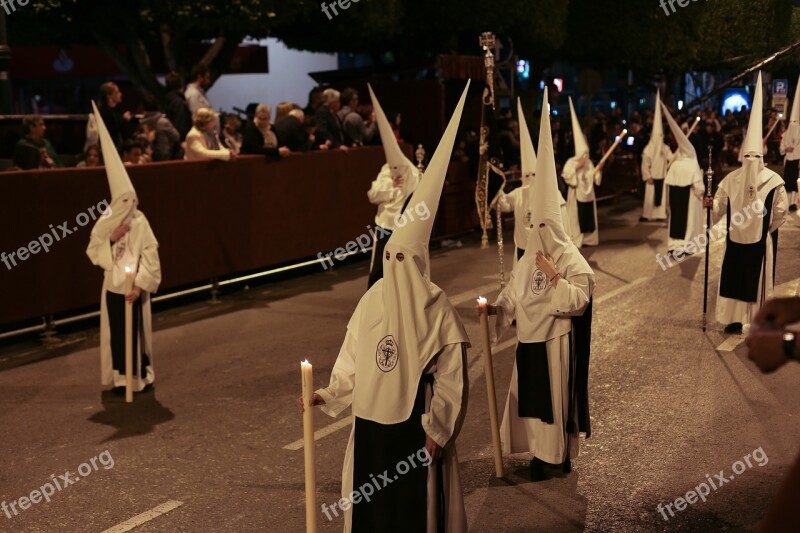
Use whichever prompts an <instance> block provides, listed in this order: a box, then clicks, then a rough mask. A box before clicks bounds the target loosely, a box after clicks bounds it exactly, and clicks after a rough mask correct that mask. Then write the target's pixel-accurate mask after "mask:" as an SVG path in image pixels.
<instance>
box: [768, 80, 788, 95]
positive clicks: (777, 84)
mask: <svg viewBox="0 0 800 533" xmlns="http://www.w3.org/2000/svg"><path fill="white" fill-rule="evenodd" d="M772 94H789V80H772Z"/></svg>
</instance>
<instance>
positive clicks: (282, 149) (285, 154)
mask: <svg viewBox="0 0 800 533" xmlns="http://www.w3.org/2000/svg"><path fill="white" fill-rule="evenodd" d="M278 153H279V154H281V157H289V156H290V155H292V151H291V150H289V148H287V147H286V146H281V147H280V148H278Z"/></svg>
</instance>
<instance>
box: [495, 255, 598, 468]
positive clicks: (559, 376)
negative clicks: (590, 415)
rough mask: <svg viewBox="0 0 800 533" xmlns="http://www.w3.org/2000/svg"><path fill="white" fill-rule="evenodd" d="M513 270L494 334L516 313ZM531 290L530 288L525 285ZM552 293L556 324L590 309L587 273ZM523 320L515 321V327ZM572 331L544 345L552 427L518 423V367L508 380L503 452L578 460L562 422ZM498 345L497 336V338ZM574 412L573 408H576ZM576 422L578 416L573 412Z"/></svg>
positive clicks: (590, 288)
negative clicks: (509, 382) (548, 375)
mask: <svg viewBox="0 0 800 533" xmlns="http://www.w3.org/2000/svg"><path fill="white" fill-rule="evenodd" d="M515 273H516V270H515V271H514V272H512V273H511V280H509V282H508V285H506V287H505V288H504V289H503V291H502V292H501V293H500V296H499V297H498V299H497V302H496V303H495V305H497V323H496V327H497V328H498V331H502V330H505V329H506V328H507V327H508V326H509V325H510V323H511V320H512V319H514V318H515V316H516V311H517V295H516V291H515V290H514V287H515V283H514V277H515ZM525 286H526V287H527V286H529V284H527V283H526V284H525ZM548 290H550V291H551V293H552V295H551V300H550V312H551V316H554V317H558V318H557V320H570V321H571V320H572V318H571V317H573V316H580V315H581V314H582V313H583V312H584V310H585V309H586V306H587V305H589V299H590V298H591V295H592V292H593V290H594V281H593V279H592V278H591V276H589V275H587V274H579V275H576V276H574V277H572V278H571V279H569V278H563V279H560V280H559V281H558V286H557V287H555V289H553V288H552V287H549V288H548ZM520 323H521V321H520V320H519V319H518V320H517V324H518V327H519V324H520ZM571 334H572V332H571V331H570V332H568V333H566V334H564V335H559V336H557V337H555V338H553V339H550V340H548V341H547V342H546V345H547V363H548V367H549V370H550V391H551V394H552V398H551V401H552V405H553V424H546V423H544V422H542V421H541V420H539V419H538V418H527V417H525V418H520V417H519V415H518V413H519V410H518V396H519V395H518V390H517V364H516V358H515V360H514V369H513V371H512V375H511V386H510V387H509V391H508V397H507V399H506V406H505V409H504V411H503V422H502V424H501V426H500V440H501V441H502V444H503V452H504V453H509V454H511V453H532V454H534V455H535V456H536V457H538V458H539V459H541V460H542V461H545V462H547V463H551V464H559V463H562V462H563V461H564V459H565V458H566V457H567V452H569V457H570V458H575V457H577V456H578V452H579V446H578V434H577V432H574V433H568V432H567V431H566V420H567V419H568V418H569V412H568V410H569V396H570V390H569V366H570V355H571V354H570V350H569V336H570V335H571ZM498 340H499V335H498ZM574 407H575V409H576V410H577V403H575V405H574ZM573 415H574V419H575V420H577V412H576V413H573Z"/></svg>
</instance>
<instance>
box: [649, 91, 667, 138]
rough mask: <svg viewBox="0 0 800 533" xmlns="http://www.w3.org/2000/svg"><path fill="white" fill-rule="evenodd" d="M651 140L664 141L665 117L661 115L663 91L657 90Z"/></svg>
mask: <svg viewBox="0 0 800 533" xmlns="http://www.w3.org/2000/svg"><path fill="white" fill-rule="evenodd" d="M650 142H651V143H658V144H659V145H661V144H663V143H664V119H663V117H662V116H661V91H660V90H657V91H656V111H655V114H654V115H653V131H652V133H650Z"/></svg>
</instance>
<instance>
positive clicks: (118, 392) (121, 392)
mask: <svg viewBox="0 0 800 533" xmlns="http://www.w3.org/2000/svg"><path fill="white" fill-rule="evenodd" d="M111 394H113V395H114V396H125V387H113V388H112V389H111Z"/></svg>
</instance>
